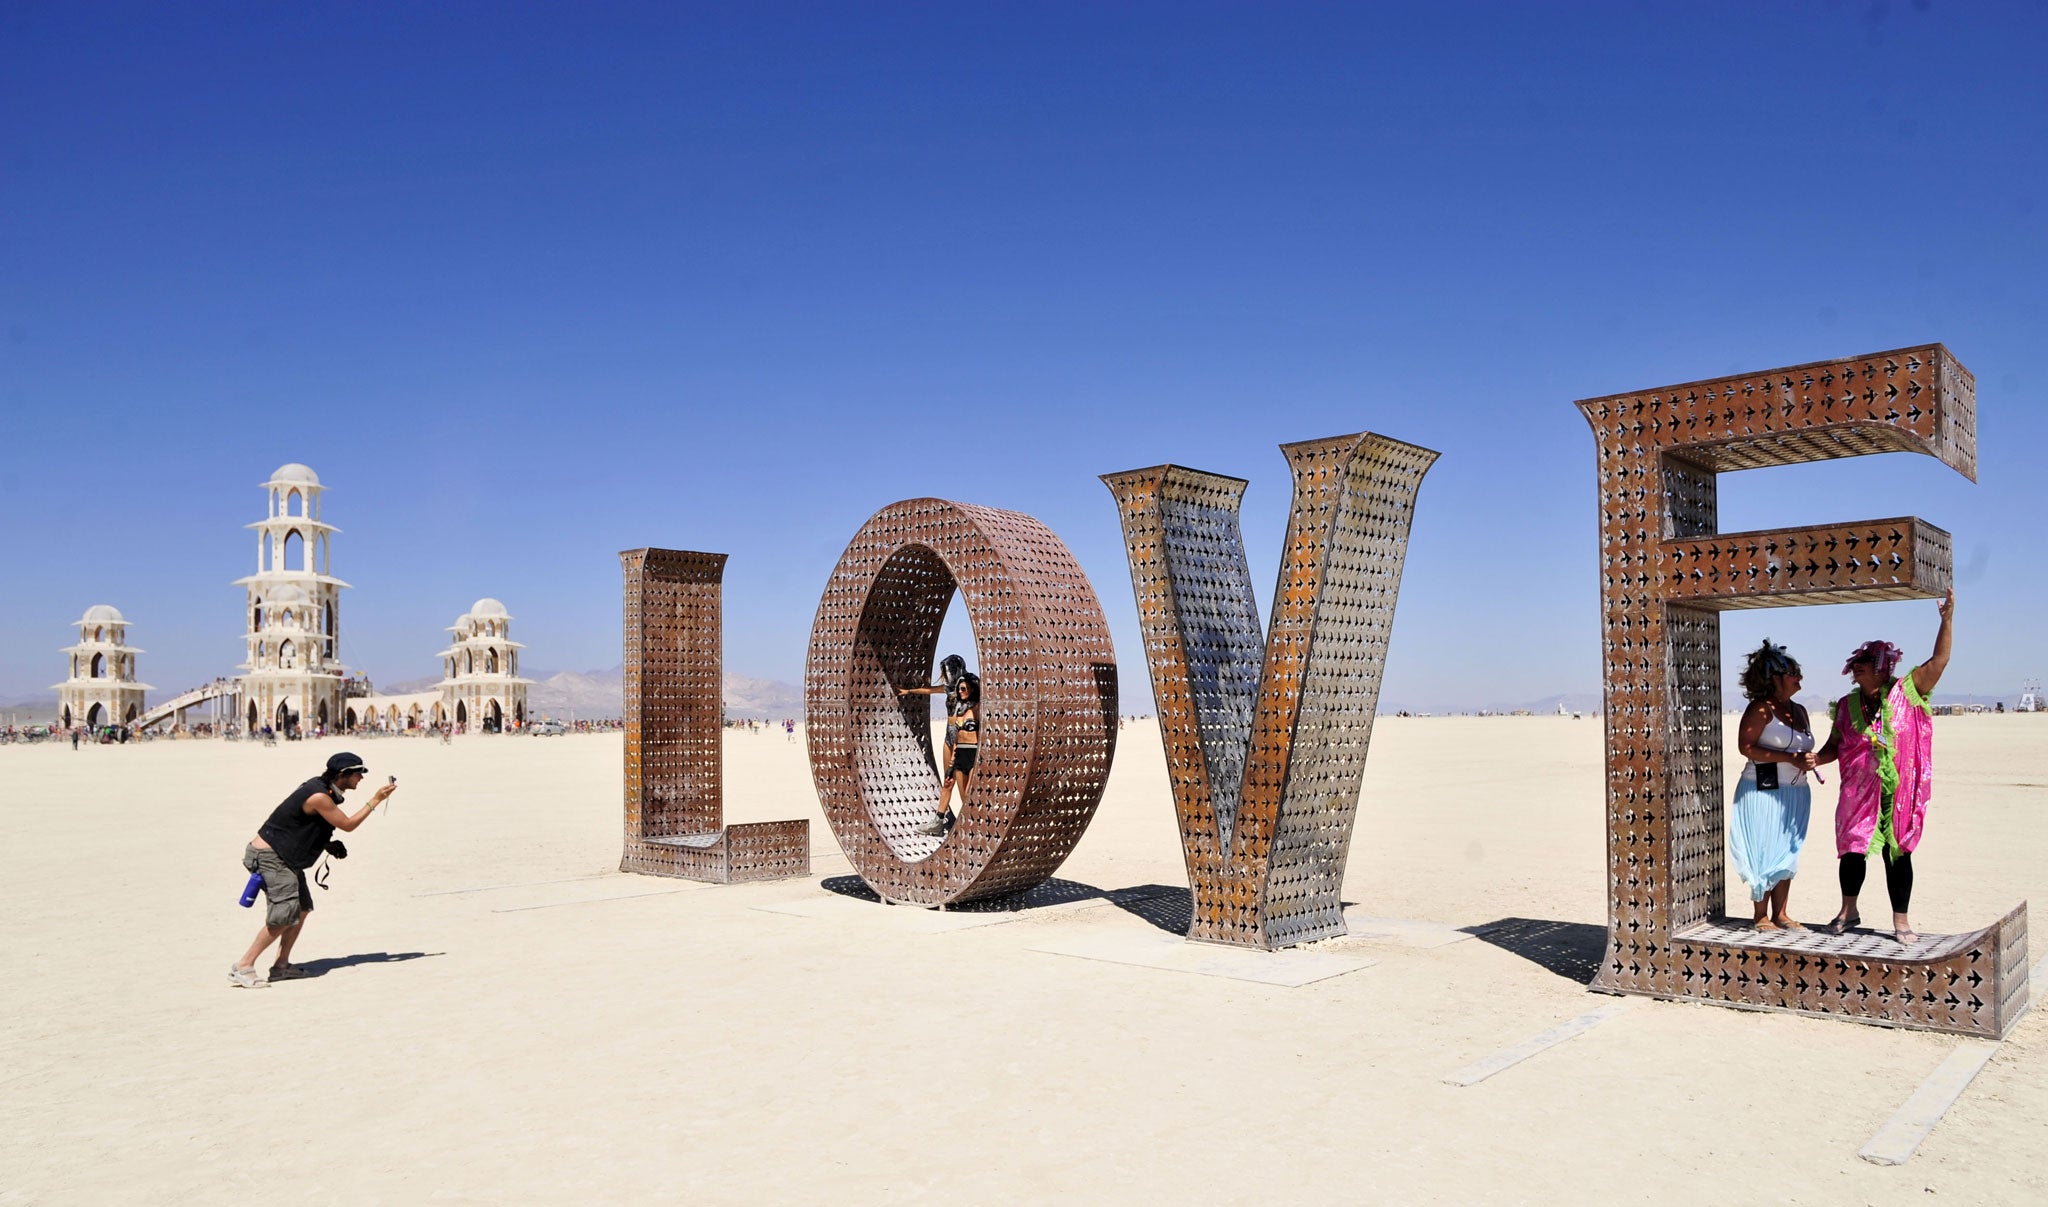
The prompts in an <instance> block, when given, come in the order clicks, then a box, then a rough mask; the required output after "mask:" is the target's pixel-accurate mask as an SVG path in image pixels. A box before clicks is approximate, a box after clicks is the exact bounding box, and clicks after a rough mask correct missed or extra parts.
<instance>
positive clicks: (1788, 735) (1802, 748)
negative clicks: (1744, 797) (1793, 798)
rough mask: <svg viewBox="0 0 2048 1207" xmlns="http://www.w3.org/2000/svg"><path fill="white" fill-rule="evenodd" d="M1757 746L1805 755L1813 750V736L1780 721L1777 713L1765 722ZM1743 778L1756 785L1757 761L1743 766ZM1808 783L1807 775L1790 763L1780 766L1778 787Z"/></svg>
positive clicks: (1750, 761) (1757, 738)
mask: <svg viewBox="0 0 2048 1207" xmlns="http://www.w3.org/2000/svg"><path fill="white" fill-rule="evenodd" d="M1756 744H1757V745H1759V746H1761V747H1763V748H1764V749H1766V750H1783V751H1786V752H1787V753H1790V754H1804V753H1805V752H1807V751H1809V750H1812V749H1813V734H1812V732H1811V731H1809V730H1805V729H1794V728H1792V727H1791V726H1790V725H1787V724H1785V723H1784V722H1783V721H1780V720H1779V719H1778V717H1777V714H1776V713H1773V714H1772V715H1771V719H1770V720H1768V721H1766V722H1764V731H1763V732H1762V733H1760V734H1758V735H1757V736H1756ZM1742 778H1743V779H1744V780H1746V781H1748V782H1749V784H1750V785H1751V786H1754V785H1755V784H1756V760H1755V759H1750V760H1748V761H1746V762H1744V763H1743V764H1742ZM1805 782H1806V773H1805V772H1804V771H1801V770H1799V769H1798V768H1797V767H1794V766H1793V765H1792V764H1790V763H1779V764H1778V786H1779V787H1780V788H1790V787H1791V786H1792V785H1794V784H1803V783H1805Z"/></svg>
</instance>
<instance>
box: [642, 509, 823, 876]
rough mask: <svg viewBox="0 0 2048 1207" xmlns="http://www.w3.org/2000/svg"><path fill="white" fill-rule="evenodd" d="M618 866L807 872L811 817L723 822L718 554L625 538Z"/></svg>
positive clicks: (678, 871) (666, 871) (654, 870)
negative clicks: (641, 545) (629, 542)
mask: <svg viewBox="0 0 2048 1207" xmlns="http://www.w3.org/2000/svg"><path fill="white" fill-rule="evenodd" d="M619 561H620V563H621V565H622V566H623V567H624V570H625V577H626V588H625V603H626V616H625V658H626V663H625V693H626V701H625V709H626V835H625V851H624V853H623V855H622V856H621V857H620V860H619V870H620V871H623V872H641V873H644V874H647V875H650V876H676V877H681V878H682V879H685V880H709V881H714V882H716V883H719V884H736V883H739V882H742V881H748V880H778V879H782V878H784V877H788V876H803V875H808V874H809V873H810V870H811V823H810V822H808V821H771V822H754V823H748V824H745V825H737V826H732V827H730V828H728V827H727V826H726V825H725V770H724V764H725V760H724V734H723V729H724V724H723V722H724V709H723V679H724V650H723V633H724V626H723V620H722V616H721V611H720V608H721V599H720V590H721V588H720V582H721V580H722V579H723V577H724V574H725V554H723V553H693V552H688V551H685V550H680V549H629V550H627V551H626V552H624V553H621V554H619Z"/></svg>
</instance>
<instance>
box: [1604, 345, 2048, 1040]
mask: <svg viewBox="0 0 2048 1207" xmlns="http://www.w3.org/2000/svg"><path fill="white" fill-rule="evenodd" d="M1578 407H1579V410H1580V412H1581V413H1582V414H1584V415H1585V417H1586V420H1587V422H1588V423H1589V424H1590V425H1591V426H1592V429H1593V434H1594V437H1595V439H1596V441H1597V443H1598V446H1599V481H1600V563H1601V565H1600V574H1601V611H1602V650H1603V665H1604V669H1605V678H1606V708H1605V724H1606V739H1607V755H1606V772H1607V834H1608V839H1607V854H1608V919H1607V922H1608V952H1607V958H1606V960H1605V962H1604V963H1603V965H1602V968H1601V970H1600V973H1599V975H1598V977H1597V978H1596V979H1595V981H1594V987H1595V988H1598V989H1605V990H1610V991H1614V992H1620V993H1643V994H1650V995H1653V996H1659V997H1674V998H1691V999H1699V1000H1705V1001H1721V1002H1728V1003H1731V1004H1740V1005H1746V1006H1754V1007H1764V1008H1769V1009H1780V1010H1797V1011H1801V1012H1805V1013H1812V1014H1826V1015H1831V1016H1835V1017H1842V1018H1854V1019H1860V1020H1864V1021H1869V1022H1878V1023H1885V1024H1889V1025H1894V1026H1908V1027H1920V1028H1925V1029H1929V1030H1939V1031H1956V1032H1961V1033H1964V1034H1972V1035H1988V1036H1994V1037H1995V1036H1998V1035H2000V1034H2003V1032H2004V1029H2005V1028H2006V1027H2007V1026H2008V1025H2010V1023H2011V1021H2012V1020H2013V1019H2014V1018H2016V1017H2017V1016H2018V1011H2019V1010H2020V1009H2022V1008H2024V1005H2025V1001H2026V970H2025V968H2024V967H2021V966H2020V964H2021V963H2023V960H2024V951H2025V947H2026V907H2025V906H2024V905H2022V906H2021V907H2020V908H2019V909H2017V910H2015V911H2013V912H2012V913H2011V914H2009V915H2007V916H2006V917H2005V918H2003V919H2001V920H2000V921H1999V922H1997V923H1995V924H1994V925H1992V926H1989V927H1986V928H1984V929H1983V930H1979V931H1975V932H1972V933H1970V934H1967V935H1947V936H1925V937H1924V939H1923V942H1922V943H1920V944H1917V945H1915V946H1914V947H1912V948H1910V949H1905V948H1901V947H1900V946H1899V945H1898V944H1897V943H1896V942H1895V941H1893V940H1892V939H1891V938H1889V937H1888V936H1883V937H1880V936H1872V935H1869V934H1862V935H1848V936H1830V935H1824V934H1820V933H1817V932H1798V931H1793V932H1781V933H1778V934H1770V933H1766V934H1762V935H1759V934H1757V933H1756V932H1754V931H1751V930H1748V929H1747V928H1741V927H1736V926H1731V925H1729V924H1728V923H1727V922H1726V921H1725V919H1722V918H1721V917H1720V913H1721V910H1722V907H1723V905H1724V903H1725V901H1726V889H1727V886H1726V884H1725V882H1724V879H1723V876H1724V872H1723V869H1724V867H1725V862H1724V855H1723V849H1724V842H1725V828H1724V815H1725V809H1726V795H1725V792H1724V788H1723V784H1722V771H1721V769H1722V766H1723V753H1724V752H1723V751H1722V749H1721V740H1722V739H1721V701H1720V683H1721V634H1720V621H1719V617H1718V615H1717V614H1718V613H1719V612H1721V611H1725V610H1728V609H1731V608H1745V607H1776V606H1786V605H1794V604H1807V603H1848V602H1860V601H1866V600H1876V599H1921V598H1935V597H1939V596H1940V595H1941V594H1942V593H1943V592H1944V591H1945V590H1946V589H1947V587H1948V584H1949V577H1950V544H1949V536H1948V534H1947V533H1945V532H1943V531H1942V530H1940V529H1939V528H1936V527H1934V526H1933V525H1931V524H1928V523H1926V522H1925V521H1923V520H1919V519H1916V518H1912V517H1902V518H1899V519H1892V520H1872V521H1863V522H1856V523H1847V524H1829V525H1817V526H1810V527H1802V528H1784V529H1773V530H1769V531H1762V532H1742V533H1725V534H1724V533H1721V532H1719V530H1718V514H1717V510H1718V508H1717V497H1716V478H1717V476H1718V475H1719V474H1721V473H1723V472H1725V471H1728V470H1735V469H1750V468H1756V467H1759V466H1769V465H1791V464H1797V463H1800V462H1806V461H1817V460H1825V459H1831V458H1836V457H1853V456H1860V455H1863V454H1866V453H1877V452H1913V453H1923V454H1925V455H1928V456H1931V457H1935V458H1937V459H1938V460H1940V461H1941V462H1942V463H1943V464H1945V465H1948V466H1950V467H1952V468H1954V469H1955V470H1956V471H1957V472H1959V473H1962V474H1963V475H1964V476H1966V477H1970V478H1972V479H1973V480H1974V478H1975V476H1976V457H1977V449H1976V381H1975V378H1973V377H1972V376H1971V375H1970V372H1969V370H1967V369H1965V368H1964V367H1963V366H1962V365H1961V364H1960V363H1959V362H1957V360H1956V359H1955V357H1954V355H1953V354H1951V353H1950V352H1949V351H1948V349H1947V348H1944V347H1943V346H1941V345H1940V344H1927V345H1923V346H1920V347H1916V348H1902V349H1898V350H1895V351H1891V352H1880V353H1875V354H1873V355H1870V356H1859V357H1851V358H1849V359H1846V360H1837V361H1820V362H1815V363H1813V364H1809V365H1795V366H1793V367H1791V368H1786V369H1772V370H1769V371H1768V372H1762V373H1747V374H1738V375H1736V376H1732V377H1725V378H1717V379H1714V380H1712V381H1700V382H1690V383H1687V384H1685V385H1679V386H1667V387H1661V388H1658V389H1653V390H1642V391H1637V392H1633V393H1628V394H1614V395H1609V396H1607V397H1604V398H1592V399H1586V400H1584V401H1581V402H1580V403H1579V404H1578ZM2014 944H2017V946H2018V949H2019V950H2020V952H2021V953H2022V955H2021V957H2020V958H2019V959H2018V960H2010V961H2009V960H2007V959H2005V958H2003V957H2004V956H2005V954H2006V953H2008V952H2009V951H2010V950H2011V949H2012V947H2013V945H2014Z"/></svg>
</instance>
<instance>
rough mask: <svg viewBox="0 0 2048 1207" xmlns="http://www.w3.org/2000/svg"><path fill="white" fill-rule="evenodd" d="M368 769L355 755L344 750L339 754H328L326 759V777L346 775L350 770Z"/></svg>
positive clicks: (332, 777)
mask: <svg viewBox="0 0 2048 1207" xmlns="http://www.w3.org/2000/svg"><path fill="white" fill-rule="evenodd" d="M368 770H369V768H368V767H365V766H363V760H361V759H359V758H357V757H356V756H355V755H352V754H350V753H348V752H347V751H345V750H344V751H342V752H341V753H340V754H337V755H331V756H329V757H328V760H327V778H328V779H335V778H338V777H340V776H344V775H347V774H348V773H349V772H351V771H368Z"/></svg>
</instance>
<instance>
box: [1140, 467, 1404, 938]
mask: <svg viewBox="0 0 2048 1207" xmlns="http://www.w3.org/2000/svg"><path fill="white" fill-rule="evenodd" d="M1282 451H1283V452H1284V453H1285V454H1286V456H1287V461H1288V465H1289V467H1290V468H1291V469H1292V470H1293V473H1294V508H1293V512H1292V514H1291V515H1290V516H1289V518H1288V523H1287V545H1286V550H1285V552H1284V553H1283V555H1282V558H1281V563H1280V577H1279V583H1278V585H1277V586H1276V587H1275V590H1274V599H1273V620H1272V625H1271V628H1270V630H1269V631H1266V632H1262V631H1261V628H1260V625H1259V616H1258V604H1257V601H1256V600H1255V599H1254V598H1253V593H1252V583H1251V569H1250V567H1249V565H1248V564H1247V563H1246V561H1245V554H1244V541H1243V538H1242V536H1241V534H1240V532H1239V530H1238V520H1237V512H1238V502H1239V500H1240V499H1241V498H1242V497H1243V494H1244V489H1245V482H1244V480H1243V479H1240V478H1226V477H1223V476H1221V475H1219V474H1210V473H1203V472H1201V471H1200V470H1191V469H1184V468H1182V467H1180V466H1176V465H1160V466H1154V467H1152V468H1150V469H1135V470H1130V471H1128V472H1125V473H1120V474H1106V475H1104V476H1103V479H1102V480H1103V481H1104V482H1105V483H1107V484H1108V486H1109V489H1110V493H1111V494H1113V495H1114V496H1115V497H1116V502H1117V511H1118V513H1119V515H1120V516H1121V518H1122V522H1123V530H1124V544H1125V548H1126V552H1127V553H1128V555H1129V558H1130V565H1131V588H1132V590H1133V592H1135V594H1136V596H1137V602H1138V620H1139V626H1140V628H1141V629H1142V631H1143V632H1144V635H1145V661H1146V663H1147V665H1148V666H1149V667H1150V668H1151V672H1152V690H1153V695H1154V698H1155V699H1156V700H1157V701H1158V704H1159V733H1160V737H1161V740H1162V741H1163V742H1164V743H1165V745H1166V760H1167V771H1168V774H1169V776H1170V777H1171V780H1172V783H1173V800H1174V810H1175V813H1176V815H1177V816H1178V818H1179V822H1180V834H1181V846H1182V850H1183V854H1184V855H1185V857H1186V860H1187V866H1188V880H1189V883H1190V885H1191V886H1192V888H1193V893H1194V918H1193V921H1192V923H1191V925H1190V926H1189V928H1188V932H1187V934H1188V937H1189V938H1190V939H1194V940H1198V941H1201V942H1207V943H1225V944H1229V945H1231V946H1237V947H1258V948H1268V949H1270V948H1276V947H1289V946H1292V945H1294V944H1297V943H1307V942H1311V941H1314V940H1317V939H1325V938H1330V937H1332V936H1335V935H1341V934H1343V933H1344V910H1343V901H1342V899H1341V889H1342V887H1343V882H1344V861H1345V856H1346V853H1347V852H1348V850H1349V846H1350V842H1351V830H1352V823H1353V821H1354V819H1355V817H1356V814H1357V809H1358V792H1359V783H1360V780H1361V778H1362V776H1363V774H1364V771H1365V758H1366V750H1367V747H1368V745H1369V743H1370V742H1371V739H1372V722H1373V714H1374V710H1375V709H1376V708H1377V707H1378V704H1379V688H1380V672H1381V670H1382V668H1383V667H1384V665H1385V662H1386V651H1387V640H1388V636H1389V634H1390V632H1391V630H1392V628H1393V621H1394V601H1395V598H1396V596H1397V595H1398V593H1399V591H1400V586H1401V568H1402V564H1403V561H1404V559H1405V558H1406V556H1407V552H1408V531H1409V526H1410V523H1411V521H1412V519H1413V516H1414V509H1415V495H1416V491H1417V490H1418V489H1420V487H1421V485H1422V476H1423V474H1424V473H1426V472H1427V471H1428V469H1429V467H1430V465H1431V464H1432V463H1433V462H1434V461H1435V460H1436V458H1437V454H1436V453H1434V452H1431V451H1430V450H1428V449H1425V448H1418V447H1416V446H1415V445H1412V444H1403V443H1401V442H1400V441H1398V440H1389V439H1387V438H1386V437H1384V436H1375V435H1372V434H1371V433H1363V434H1360V435H1355V436H1338V437H1332V438H1329V439H1325V440H1311V441H1306V442H1303V443H1300V444H1289V445H1284V446H1282Z"/></svg>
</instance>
